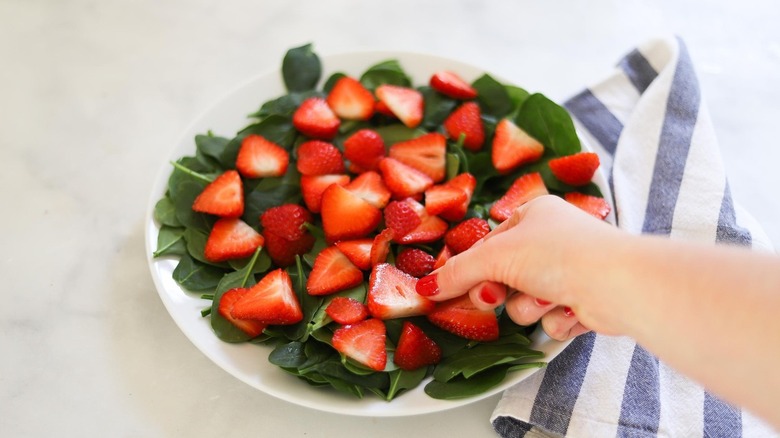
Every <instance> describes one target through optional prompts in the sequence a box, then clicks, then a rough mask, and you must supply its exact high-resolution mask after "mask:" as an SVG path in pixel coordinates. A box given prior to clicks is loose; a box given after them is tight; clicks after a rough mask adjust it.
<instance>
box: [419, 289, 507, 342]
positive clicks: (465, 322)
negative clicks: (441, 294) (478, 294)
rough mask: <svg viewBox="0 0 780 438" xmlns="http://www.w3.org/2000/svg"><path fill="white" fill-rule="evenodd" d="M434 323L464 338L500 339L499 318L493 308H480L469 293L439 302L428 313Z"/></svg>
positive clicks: (474, 339) (429, 319) (483, 340)
mask: <svg viewBox="0 0 780 438" xmlns="http://www.w3.org/2000/svg"><path fill="white" fill-rule="evenodd" d="M428 321H430V322H431V323H433V325H435V326H437V327H439V328H441V329H443V330H446V331H448V332H450V333H453V334H455V335H457V336H460V337H462V338H466V339H470V340H473V341H482V342H489V341H495V340H496V339H498V318H496V313H495V312H494V311H493V310H479V309H477V308H476V307H475V306H474V303H472V302H471V298H469V296H468V294H466V295H461V296H459V297H456V298H452V299H449V300H447V301H441V302H439V303H437V305H436V307H435V308H434V309H433V310H432V311H431V312H430V313H429V314H428Z"/></svg>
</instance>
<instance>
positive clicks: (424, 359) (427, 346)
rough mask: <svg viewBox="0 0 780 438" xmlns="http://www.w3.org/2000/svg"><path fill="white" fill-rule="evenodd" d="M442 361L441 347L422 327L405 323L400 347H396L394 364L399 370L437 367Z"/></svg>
mask: <svg viewBox="0 0 780 438" xmlns="http://www.w3.org/2000/svg"><path fill="white" fill-rule="evenodd" d="M440 361H441V347H439V345H438V344H436V342H435V341H434V340H433V339H431V338H430V337H428V335H426V334H425V332H424V331H422V329H421V328H420V327H417V326H416V325H414V324H412V323H411V322H409V321H404V325H403V328H402V329H401V336H400V338H398V345H397V346H396V347H395V354H394V355H393V363H395V364H396V365H398V368H401V369H402V370H406V371H413V370H416V369H418V368H422V367H427V366H428V365H435V364H437V363H439V362H440Z"/></svg>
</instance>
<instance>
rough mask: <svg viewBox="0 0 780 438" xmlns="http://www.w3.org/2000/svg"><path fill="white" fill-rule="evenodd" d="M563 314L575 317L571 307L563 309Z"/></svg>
mask: <svg viewBox="0 0 780 438" xmlns="http://www.w3.org/2000/svg"><path fill="white" fill-rule="evenodd" d="M563 314H564V315H566V316H574V311H573V310H571V307H569V306H566V307H564V308H563Z"/></svg>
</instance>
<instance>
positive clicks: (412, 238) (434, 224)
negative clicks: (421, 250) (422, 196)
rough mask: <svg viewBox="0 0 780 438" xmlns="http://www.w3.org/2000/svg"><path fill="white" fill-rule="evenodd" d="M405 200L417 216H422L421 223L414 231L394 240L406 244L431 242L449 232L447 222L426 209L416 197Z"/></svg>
mask: <svg viewBox="0 0 780 438" xmlns="http://www.w3.org/2000/svg"><path fill="white" fill-rule="evenodd" d="M405 202H407V203H409V205H411V206H412V208H413V209H414V211H415V213H417V216H418V217H419V218H420V225H418V226H417V227H416V228H415V229H413V230H412V231H409V232H408V233H406V234H404V235H402V236H395V238H394V241H395V242H398V243H402V244H405V245H410V244H413V243H431V242H436V241H437V240H439V239H441V238H442V237H443V236H444V234H445V233H446V232H447V228H449V225H447V222H445V221H444V220H443V219H441V218H439V217H438V216H433V215H430V214H428V212H426V211H425V206H423V205H422V204H420V203H419V202H417V201H415V200H414V199H411V198H407V199H406V200H405Z"/></svg>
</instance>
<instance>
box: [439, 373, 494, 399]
mask: <svg viewBox="0 0 780 438" xmlns="http://www.w3.org/2000/svg"><path fill="white" fill-rule="evenodd" d="M508 370H509V366H498V367H494V368H491V369H490V370H488V371H485V372H483V373H480V374H478V375H476V376H474V377H472V378H470V379H464V378H460V379H453V380H451V381H448V382H439V381H437V380H431V381H430V382H428V384H427V385H425V393H426V394H428V395H429V396H430V397H432V398H435V399H440V400H457V399H461V398H466V397H472V396H475V395H478V394H482V393H484V392H485V391H487V390H489V389H490V388H493V387H495V386H496V385H498V384H499V383H501V382H502V381H503V380H504V378H505V377H506V373H507V372H508Z"/></svg>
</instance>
